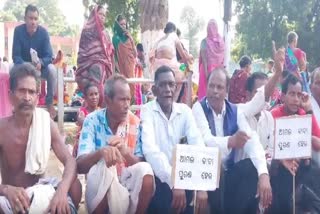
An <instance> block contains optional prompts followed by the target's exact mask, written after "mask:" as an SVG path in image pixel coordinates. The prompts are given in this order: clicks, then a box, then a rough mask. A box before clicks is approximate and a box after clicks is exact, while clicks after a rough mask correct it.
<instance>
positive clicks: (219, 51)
mask: <svg viewBox="0 0 320 214" xmlns="http://www.w3.org/2000/svg"><path fill="white" fill-rule="evenodd" d="M223 64H224V40H223V38H222V37H221V36H220V34H219V32H218V25H217V22H216V21H215V20H214V19H211V20H210V21H209V23H208V26H207V37H206V38H205V39H203V40H202V42H201V46H200V58H199V85H198V100H201V99H202V98H203V97H204V96H206V88H207V77H208V76H209V74H210V72H211V71H213V70H214V69H215V68H217V67H222V66H223Z"/></svg>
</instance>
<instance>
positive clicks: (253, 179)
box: [192, 68, 272, 214]
mask: <svg viewBox="0 0 320 214" xmlns="http://www.w3.org/2000/svg"><path fill="white" fill-rule="evenodd" d="M228 87H229V77H228V74H227V71H226V70H224V69H222V68H218V69H216V70H214V71H213V72H211V73H210V75H209V77H208V85H207V96H206V97H205V98H204V99H203V100H202V101H201V102H197V103H195V105H194V106H193V109H192V111H193V115H194V117H195V118H197V120H196V123H197V126H198V128H199V130H200V131H201V133H202V136H203V138H204V141H205V143H206V145H207V146H218V147H219V148H220V150H221V154H222V160H223V166H224V168H225V169H226V171H225V172H224V177H223V178H222V179H223V180H224V183H225V184H224V189H223V187H222V189H221V190H219V189H218V190H216V191H215V192H213V193H210V194H209V201H210V203H211V204H210V205H211V208H212V209H214V210H216V212H223V210H224V213H227V214H229V213H230V214H231V213H246V214H247V213H256V212H257V209H258V203H257V202H258V201H257V200H256V195H259V196H260V203H261V205H262V206H263V207H268V206H269V205H270V203H271V198H272V195H271V186H270V181H269V174H268V169H267V163H266V158H265V152H264V150H263V147H262V145H261V144H260V141H259V137H258V136H257V133H256V132H254V131H252V129H251V128H250V126H249V124H248V122H247V120H246V118H245V115H244V113H243V112H242V111H241V109H240V108H238V107H237V106H236V105H234V104H232V103H230V102H228V101H227V100H226V96H227V93H228ZM262 103H264V100H262ZM219 191H223V192H224V194H222V195H224V199H223V200H221V195H220V193H219ZM219 200H221V201H224V204H222V203H221V202H219Z"/></svg>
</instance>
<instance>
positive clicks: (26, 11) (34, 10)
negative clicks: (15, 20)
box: [24, 4, 39, 16]
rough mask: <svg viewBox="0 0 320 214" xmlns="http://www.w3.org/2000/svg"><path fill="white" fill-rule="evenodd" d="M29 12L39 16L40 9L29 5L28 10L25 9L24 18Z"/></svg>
mask: <svg viewBox="0 0 320 214" xmlns="http://www.w3.org/2000/svg"><path fill="white" fill-rule="evenodd" d="M28 12H37V13H38V15H39V10H38V8H37V7H36V6H34V5H32V4H29V5H28V6H27V7H26V9H25V11H24V16H27V13H28Z"/></svg>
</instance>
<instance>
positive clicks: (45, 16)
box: [0, 0, 77, 36]
mask: <svg viewBox="0 0 320 214" xmlns="http://www.w3.org/2000/svg"><path fill="white" fill-rule="evenodd" d="M28 4H33V5H35V6H37V7H38V10H39V13H40V15H39V18H40V23H41V24H43V25H44V26H46V27H48V31H49V33H50V35H59V36H72V35H74V34H76V33H77V32H76V30H77V28H76V27H75V26H69V25H68V24H67V22H66V17H65V16H64V15H63V14H62V12H61V11H60V10H59V8H58V1H56V0H8V1H7V2H6V3H5V5H4V8H3V11H1V13H0V21H23V20H24V12H25V8H26V6H27V5H28Z"/></svg>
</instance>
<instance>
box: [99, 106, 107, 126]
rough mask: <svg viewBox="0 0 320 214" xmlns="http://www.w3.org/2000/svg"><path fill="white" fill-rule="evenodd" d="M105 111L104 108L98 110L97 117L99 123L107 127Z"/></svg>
mask: <svg viewBox="0 0 320 214" xmlns="http://www.w3.org/2000/svg"><path fill="white" fill-rule="evenodd" d="M106 110H107V109H106V108H104V109H101V110H98V112H97V117H98V120H99V123H101V124H103V125H107V126H109V125H108V118H107V115H106V112H107V111H106Z"/></svg>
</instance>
